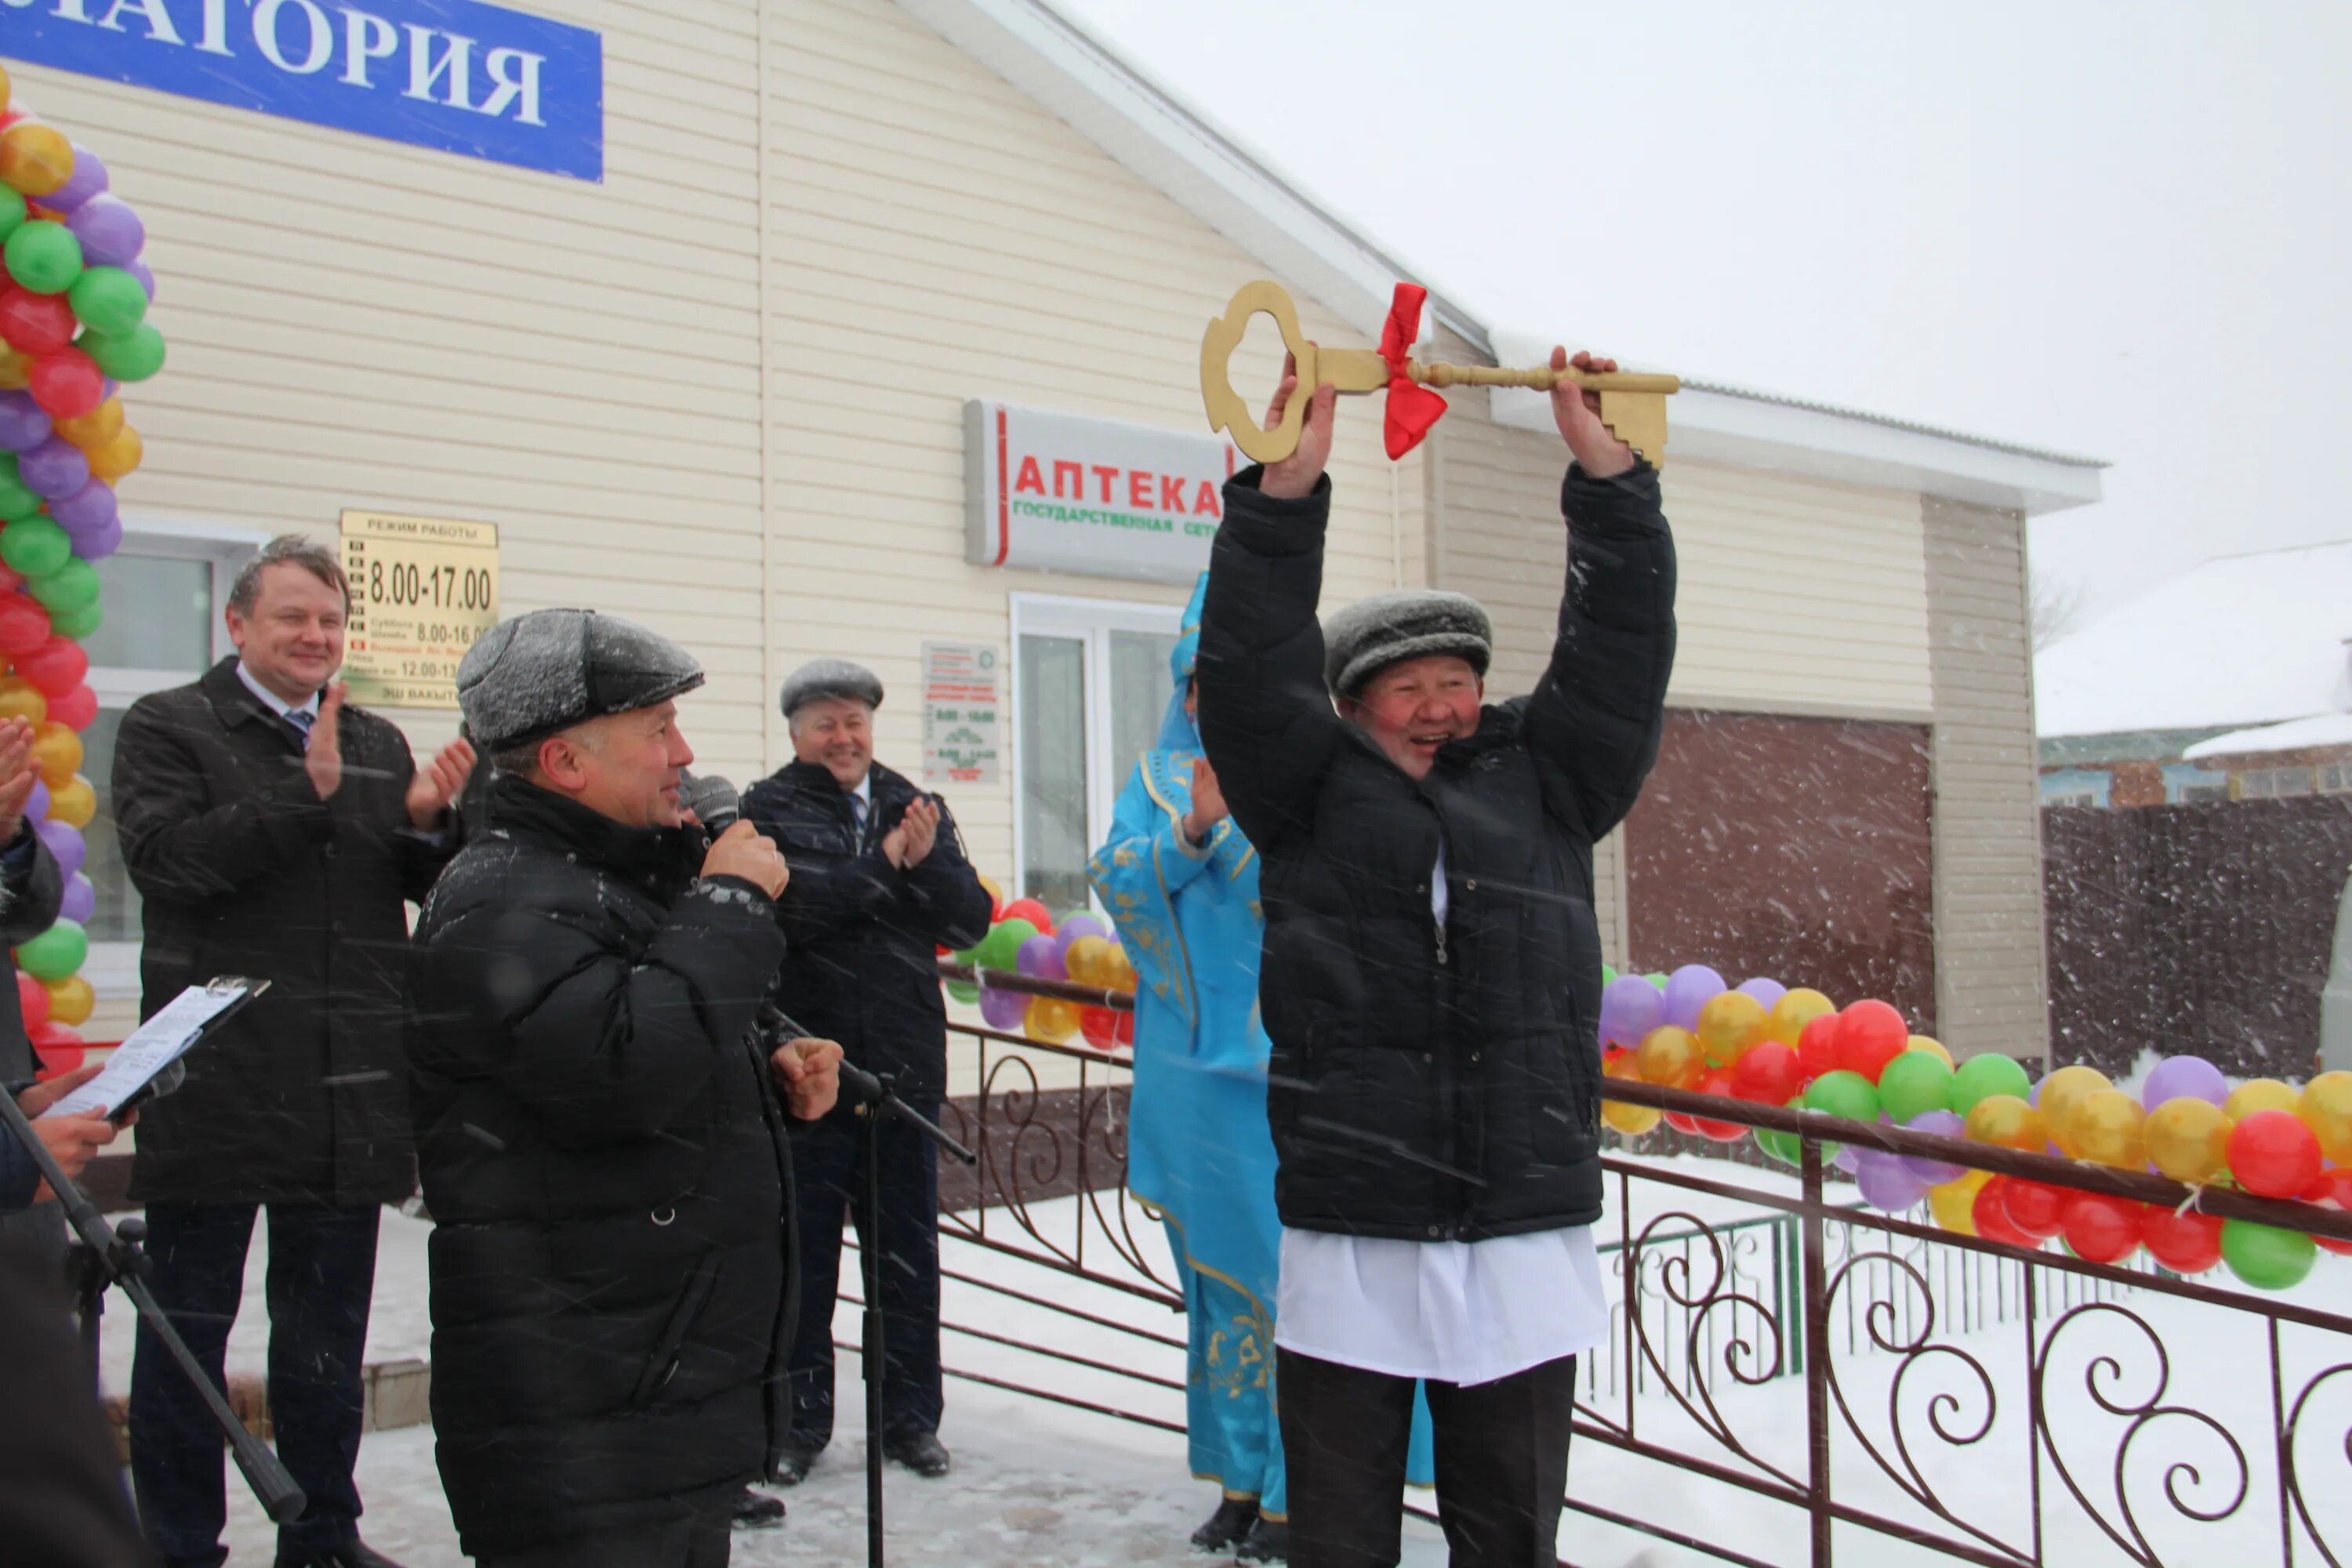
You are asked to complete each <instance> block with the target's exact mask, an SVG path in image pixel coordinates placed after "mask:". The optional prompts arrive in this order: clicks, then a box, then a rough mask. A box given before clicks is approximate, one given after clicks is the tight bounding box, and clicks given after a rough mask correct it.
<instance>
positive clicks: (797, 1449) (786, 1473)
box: [768, 1432, 824, 1487]
mask: <svg viewBox="0 0 2352 1568" xmlns="http://www.w3.org/2000/svg"><path fill="white" fill-rule="evenodd" d="M823 1452H824V1444H822V1443H820V1442H817V1441H816V1440H815V1439H814V1438H811V1437H803V1436H801V1435H800V1434H799V1433H797V1432H794V1433H792V1434H791V1435H789V1436H786V1437H785V1438H784V1448H783V1452H782V1453H781V1454H779V1455H777V1456H776V1473H775V1474H774V1475H772V1476H770V1477H769V1478H768V1484H769V1485H770V1486H776V1487H796V1486H798V1485H800V1484H801V1483H802V1482H803V1481H804V1480H806V1479H808V1473H809V1472H810V1471H811V1470H813V1469H814V1468H816V1457H817V1456H818V1455H819V1454H821V1453H823Z"/></svg>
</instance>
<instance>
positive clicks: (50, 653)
mask: <svg viewBox="0 0 2352 1568" xmlns="http://www.w3.org/2000/svg"><path fill="white" fill-rule="evenodd" d="M10 662H11V663H13V664H14V665H15V666H16V673H17V674H19V675H21V676H23V677H24V678H25V679H27V680H29V681H31V682H32V683H33V684H34V686H36V687H37V688H38V689H39V690H40V693H41V695H42V696H44V697H63V696H64V695H65V694H66V693H67V692H68V691H71V690H72V689H74V688H75V687H77V686H79V685H80V684H81V682H82V677H84V676H86V675H88V674H89V655H88V654H86V653H84V652H82V650H81V644H79V643H78V642H76V641H74V640H73V639H72V638H71V637H57V636H54V635H53V636H51V637H50V638H49V640H48V641H47V642H45V643H43V644H42V645H41V646H40V647H37V648H35V649H34V650H33V651H32V652H30V653H24V654H18V655H17V656H16V658H14V659H13V660H11V661H10Z"/></svg>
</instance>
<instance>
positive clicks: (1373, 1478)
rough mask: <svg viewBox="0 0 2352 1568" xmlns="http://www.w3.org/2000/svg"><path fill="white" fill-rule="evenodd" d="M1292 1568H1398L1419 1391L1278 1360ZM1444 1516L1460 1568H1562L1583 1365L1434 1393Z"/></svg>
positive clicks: (1542, 1368) (1378, 1377) (1438, 1386)
mask: <svg viewBox="0 0 2352 1568" xmlns="http://www.w3.org/2000/svg"><path fill="white" fill-rule="evenodd" d="M1276 1386H1278V1387H1279V1388H1280V1389H1281V1390H1282V1451H1283V1458H1284V1461H1285V1462H1286V1464H1287V1465H1288V1467H1289V1475H1290V1568H1396V1561H1397V1557H1398V1555H1399V1554H1400V1552H1402V1550H1403V1546H1402V1527H1403V1523H1404V1510H1403V1507H1402V1502H1401V1499H1402V1496H1403V1494H1404V1461H1405V1449H1406V1447H1407V1445H1408V1444H1409V1443H1410V1442H1411V1440H1412V1386H1413V1380H1412V1379H1411V1378H1409V1377H1390V1376H1388V1375H1387V1374H1386V1373H1377V1372H1366V1371H1364V1370H1362V1369H1361V1368H1360V1367H1352V1366H1341V1365H1339V1363H1336V1362H1328V1361H1318V1360H1317V1359H1316V1358H1315V1357H1313V1356H1303V1355H1300V1354H1298V1353H1297V1352H1295V1351H1289V1350H1278V1351H1277V1352H1276ZM1424 1386H1425V1387H1426V1388H1427V1389H1428V1391H1429V1418H1430V1427H1431V1436H1432V1438H1433V1443H1434V1447H1435V1449H1436V1458H1437V1512H1438V1518H1439V1520H1440V1521H1441V1522H1442V1523H1443V1524H1444V1528H1445V1542H1446V1545H1447V1546H1448V1547H1449V1548H1450V1549H1451V1550H1450V1553H1449V1556H1448V1559H1447V1561H1448V1562H1449V1563H1451V1564H1452V1565H1453V1568H1554V1565H1555V1564H1556V1563H1558V1562H1559V1551H1558V1548H1557V1547H1556V1546H1555V1544H1554V1542H1555V1538H1556V1537H1557V1536H1558V1535H1559V1510H1560V1508H1561V1505H1562V1503H1563V1502H1564V1501H1565V1500H1566V1499H1567V1496H1568V1436H1569V1429H1570V1420H1571V1419H1572V1408H1573V1404H1572V1402H1573V1400H1574V1397H1575V1394H1576V1358H1575V1357H1574V1356H1563V1357H1562V1358H1560V1359H1559V1360H1558V1361H1548V1362H1545V1363H1542V1364H1541V1365H1539V1366H1531V1367H1529V1368H1528V1369H1527V1370H1526V1371H1525V1372H1520V1373H1513V1374H1511V1375H1510V1376H1509V1377H1504V1378H1497V1379H1496V1380H1495V1381H1494V1382H1492V1383H1480V1384H1470V1385H1469V1386H1467V1387H1465V1386H1464V1385H1462V1384H1454V1383H1434V1382H1433V1383H1429V1384H1424Z"/></svg>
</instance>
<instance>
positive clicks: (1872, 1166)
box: [1853, 1149, 1927, 1214]
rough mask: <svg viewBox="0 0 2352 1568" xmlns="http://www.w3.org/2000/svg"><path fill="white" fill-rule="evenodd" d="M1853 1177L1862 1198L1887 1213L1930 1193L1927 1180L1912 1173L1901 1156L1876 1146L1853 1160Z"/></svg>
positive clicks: (1909, 1204)
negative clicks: (1878, 1148)
mask: <svg viewBox="0 0 2352 1568" xmlns="http://www.w3.org/2000/svg"><path fill="white" fill-rule="evenodd" d="M1853 1181H1854V1184H1855V1185H1856V1186H1858V1187H1860V1188H1861V1189H1862V1201H1863V1202H1864V1203H1866V1204H1868V1205H1870V1206H1871V1207H1873V1208H1874V1209H1884V1210H1885V1212H1886V1213H1888V1214H1901V1213H1902V1212H1903V1211H1904V1210H1906V1209H1909V1208H1915V1207H1916V1206H1917V1205H1918V1203H1919V1200H1920V1199H1921V1198H1924V1197H1926V1196H1927V1183H1925V1182H1923V1181H1921V1180H1920V1179H1919V1178H1918V1177H1917V1176H1916V1175H1914V1174H1912V1173H1911V1169H1910V1167H1909V1166H1907V1165H1906V1164H1905V1163H1903V1161H1902V1159H1901V1158H1900V1157H1899V1156H1897V1155H1894V1154H1889V1153H1886V1152H1883V1151H1881V1150H1877V1149H1864V1151H1862V1153H1861V1155H1860V1156H1859V1157H1858V1158H1857V1159H1856V1161H1855V1162H1854V1173H1853Z"/></svg>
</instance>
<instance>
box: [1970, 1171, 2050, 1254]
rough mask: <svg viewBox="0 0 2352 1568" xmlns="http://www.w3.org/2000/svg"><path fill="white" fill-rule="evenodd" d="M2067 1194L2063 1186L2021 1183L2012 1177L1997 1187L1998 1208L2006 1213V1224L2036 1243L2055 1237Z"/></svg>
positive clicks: (1988, 1184) (2043, 1183) (2044, 1183)
mask: <svg viewBox="0 0 2352 1568" xmlns="http://www.w3.org/2000/svg"><path fill="white" fill-rule="evenodd" d="M1986 1185H1987V1186H1990V1185H1991V1183H1990V1182H1988V1183H1986ZM2070 1195H2071V1194H2069V1193H2068V1191H2067V1189H2065V1188H2064V1187H2053V1186H2051V1185H2050V1184H2048V1183H2046V1182H2021V1181H2019V1180H2018V1179H2017V1178H2016V1177H2014V1176H2011V1177H2009V1178H2007V1179H2006V1180H2004V1181H2002V1183H2001V1188H2000V1201H2001V1206H2002V1207H2003V1208H2004V1209H2006V1210H2008V1212H2009V1223H2010V1224H2011V1225H2013V1226H2016V1227H2017V1228H2018V1229H2020V1230H2021V1231H2023V1232H2024V1233H2025V1234H2026V1235H2028V1236H2030V1237H2033V1239H2034V1240H2036V1241H2041V1240H2044V1239H2046V1238H2048V1237H2053V1236H2055V1235H2057V1234H2058V1231H2059V1228H2060V1227H2061V1226H2062V1225H2063V1223H2064V1222H2063V1217H2062V1216H2063V1215H2064V1213H2065V1209H2066V1199H2067V1198H2068V1197H2069V1196H2070Z"/></svg>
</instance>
